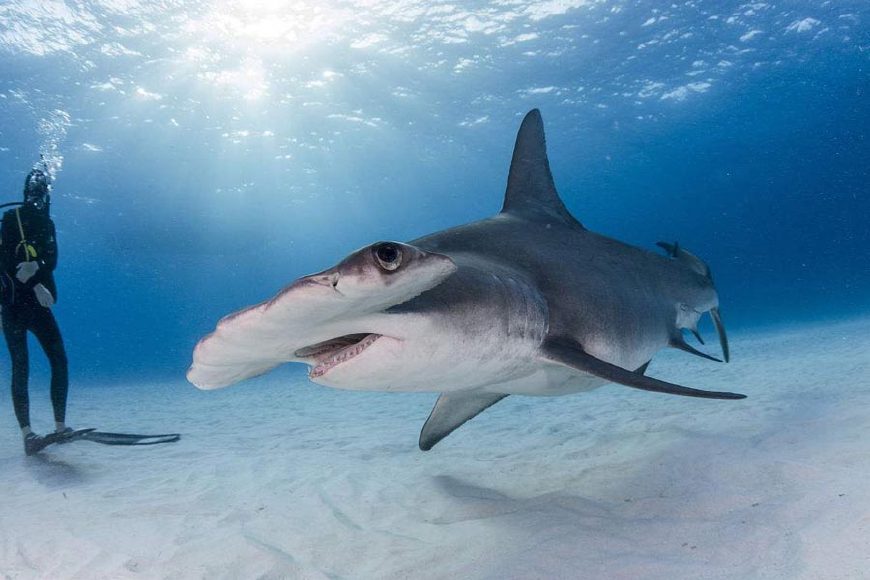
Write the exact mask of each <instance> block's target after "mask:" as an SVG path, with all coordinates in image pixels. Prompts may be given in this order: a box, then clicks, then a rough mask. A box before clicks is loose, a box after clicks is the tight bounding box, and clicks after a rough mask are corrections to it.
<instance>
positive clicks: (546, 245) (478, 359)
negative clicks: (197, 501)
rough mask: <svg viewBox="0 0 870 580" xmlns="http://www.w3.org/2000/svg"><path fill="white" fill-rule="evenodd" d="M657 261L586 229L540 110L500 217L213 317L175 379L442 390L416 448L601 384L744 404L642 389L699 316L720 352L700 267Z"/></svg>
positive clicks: (371, 249) (673, 255)
mask: <svg viewBox="0 0 870 580" xmlns="http://www.w3.org/2000/svg"><path fill="white" fill-rule="evenodd" d="M659 245H660V246H661V247H663V248H664V249H665V251H666V254H667V255H665V256H660V255H657V254H653V253H650V252H647V251H645V250H641V249H639V248H635V247H633V246H629V245H627V244H624V243H622V242H619V241H617V240H613V239H610V238H607V237H605V236H602V235H600V234H596V233H594V232H590V231H588V230H587V229H585V228H584V227H583V226H582V225H581V224H580V222H578V221H577V220H576V219H575V218H574V217H572V216H571V214H570V213H569V212H568V211H567V209H566V208H565V206H564V204H563V203H562V201H561V199H560V198H559V195H558V193H557V191H556V188H555V185H554V183H553V177H552V175H551V173H550V167H549V161H548V159H547V153H546V145H545V140H544V129H543V121H542V120H541V115H540V113H539V112H538V110H537V109H535V110H533V111H531V112H529V113H528V114H527V115H526V117H525V119H524V120H523V123H522V125H521V127H520V130H519V133H518V135H517V141H516V145H515V148H514V154H513V159H512V161H511V167H510V172H509V175H508V185H507V191H506V193H505V199H504V206H503V207H502V210H501V212H499V213H498V214H497V215H495V216H494V217H491V218H488V219H484V220H481V221H478V222H474V223H470V224H466V225H463V226H459V227H455V228H451V229H448V230H444V231H441V232H437V233H434V234H431V235H428V236H425V237H422V238H419V239H417V240H413V241H411V242H409V243H408V244H403V243H399V242H377V243H375V244H372V245H370V246H367V247H365V248H362V249H360V250H357V251H356V252H354V253H352V254H351V255H349V256H348V257H347V258H345V259H344V260H342V261H341V262H340V263H339V264H337V265H336V266H334V267H332V268H329V269H328V270H324V271H323V272H320V273H317V274H312V275H310V276H305V277H302V278H300V279H299V280H297V281H295V282H293V283H292V284H291V285H290V286H287V287H286V288H284V289H283V290H282V291H281V292H279V293H278V295H276V296H275V297H274V298H272V299H271V300H268V301H266V302H263V303H261V304H257V305H255V306H251V307H249V308H246V309H244V310H242V311H240V312H237V313H235V314H231V315H229V316H227V317H225V318H224V319H222V320H221V321H220V322H219V323H218V325H217V328H216V329H215V331H214V332H213V333H211V334H210V335H208V336H206V337H205V338H203V339H202V340H200V342H199V343H198V344H197V346H196V349H195V350H194V354H193V364H192V365H191V367H190V369H189V371H188V374H187V377H188V380H189V381H190V382H191V383H193V384H194V385H196V386H197V387H199V388H202V389H213V388H219V387H224V386H228V385H231V384H233V383H236V382H238V381H241V380H244V379H247V378H250V377H253V376H256V375H260V374H263V373H265V372H268V371H269V370H271V369H273V368H274V367H276V366H278V365H281V364H284V363H286V362H301V363H305V364H307V365H309V367H310V370H309V378H310V380H312V381H313V382H315V383H318V384H321V385H324V386H330V387H335V388H340V389H352V390H376V391H426V392H437V393H441V395H440V397H439V398H438V401H437V402H436V404H435V407H434V408H433V409H432V413H431V414H430V416H429V419H428V420H427V421H426V423H425V425H424V426H423V430H422V432H421V434H420V441H419V446H420V448H421V449H423V450H428V449H431V448H432V446H433V445H435V444H436V443H437V442H438V441H440V440H441V439H443V438H444V437H446V436H447V435H449V434H450V433H451V432H452V431H453V430H455V429H456V428H457V427H459V426H460V425H462V424H463V423H464V422H465V421H467V420H469V419H471V418H472V417H474V416H475V415H477V414H478V413H480V412H481V411H483V410H484V409H486V408H488V407H490V406H492V405H494V404H495V403H497V402H498V401H500V400H501V399H503V398H504V397H506V396H508V395H511V394H520V395H539V396H552V395H565V394H570V393H577V392H582V391H588V390H591V389H594V388H596V387H599V386H601V385H604V384H606V383H619V384H622V385H625V386H629V387H633V388H638V389H643V390H648V391H655V392H663V393H668V394H675V395H684V396H692V397H704V398H715V399H741V398H744V395H740V394H736V393H728V392H715V391H702V390H698V389H691V388H688V387H682V386H680V385H676V384H673V383H668V382H665V381H661V380H658V379H655V378H652V377H648V376H646V375H645V374H644V373H645V371H646V367H647V365H648V363H649V361H650V359H652V357H653V356H654V355H655V354H656V353H657V352H658V351H659V350H660V349H662V348H666V347H674V348H679V349H681V350H684V351H686V352H689V353H692V354H696V355H698V356H702V357H705V358H708V359H712V360H719V359H716V358H714V357H712V356H710V355H707V354H705V353H702V352H700V351H698V350H696V349H695V348H693V347H692V346H690V345H688V344H687V343H686V342H685V340H684V339H683V330H684V329H686V330H689V331H690V332H692V333H694V334H695V335H696V336H699V335H698V333H697V323H698V320H699V318H700V316H701V315H702V314H703V313H705V312H709V313H710V314H711V317H712V319H713V322H714V324H715V326H716V330H717V332H718V335H719V338H720V343H721V346H722V351H723V358H724V359H725V360H726V361H727V360H728V357H729V354H728V342H727V338H726V335H725V330H724V326H723V325H722V322H721V316H720V315H719V310H718V307H719V300H718V296H717V294H716V290H715V288H714V286H713V280H712V277H711V275H710V270H709V268H708V267H707V265H706V264H705V263H704V262H702V261H701V260H700V259H699V258H697V257H696V256H694V255H693V254H691V253H689V252H688V251H686V250H684V249H682V248H680V247H679V246H678V245H677V244H667V243H664V242H661V243H660V244H659Z"/></svg>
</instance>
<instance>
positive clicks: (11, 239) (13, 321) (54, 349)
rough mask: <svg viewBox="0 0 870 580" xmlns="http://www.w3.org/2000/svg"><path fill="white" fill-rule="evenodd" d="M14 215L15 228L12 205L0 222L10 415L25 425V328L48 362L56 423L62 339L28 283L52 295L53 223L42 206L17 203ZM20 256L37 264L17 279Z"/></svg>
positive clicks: (62, 409) (61, 397)
mask: <svg viewBox="0 0 870 580" xmlns="http://www.w3.org/2000/svg"><path fill="white" fill-rule="evenodd" d="M18 216H19V217H20V218H21V227H20V228H19V224H18V217H16V210H15V209H12V210H9V211H7V212H6V213H5V214H3V221H2V223H0V276H6V279H5V281H6V283H7V284H10V285H11V290H12V292H9V291H8V290H7V291H6V292H5V293H4V304H3V314H2V320H3V334H4V336H5V337H6V344H7V346H8V347H9V355H10V357H11V358H12V402H13V405H14V406H15V417H16V418H17V419H18V424H19V425H20V426H21V427H29V426H30V401H29V398H28V394H27V383H28V375H29V374H30V361H29V356H28V351H27V331H28V330H29V331H30V332H32V333H33V334H34V335H35V336H36V338H37V340H39V344H40V345H41V346H42V349H43V350H44V351H45V354H46V356H47V357H48V361H49V364H50V365H51V404H52V406H53V407H54V420H55V421H57V422H64V420H65V418H66V398H67V390H68V388H69V374H68V370H67V359H66V351H65V350H64V347H63V339H62V338H61V335H60V329H59V328H58V326H57V322H56V321H55V319H54V315H53V314H52V312H51V309H49V308H45V307H44V306H42V305H40V304H39V301H38V300H37V298H36V294H34V291H33V287H34V286H36V285H37V284H42V285H43V286H44V287H45V288H46V289H48V291H49V292H51V295H52V296H53V297H54V299H55V300H57V287H56V286H55V282H54V273H53V272H54V268H55V266H56V265H57V240H56V239H55V228H54V222H53V221H52V220H51V218H50V217H49V215H48V212H47V211H41V210H37V209H35V208H33V207H31V206H29V205H25V206H22V207H21V208H18ZM22 230H23V232H24V240H22V234H21V232H22ZM23 241H26V244H27V245H29V246H31V247H32V248H33V250H35V251H36V256H35V257H33V255H32V254H31V255H30V256H28V253H27V248H26V247H25V244H24V243H22V242H23ZM28 257H29V258H30V260H28ZM26 261H36V262H37V263H38V264H39V269H38V270H37V271H36V273H35V274H34V275H33V276H32V277H31V278H30V279H29V280H28V281H27V282H26V283H24V284H22V283H21V282H19V281H18V278H16V276H15V275H16V273H17V267H18V264H20V263H21V262H26Z"/></svg>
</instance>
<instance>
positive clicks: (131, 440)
mask: <svg viewBox="0 0 870 580" xmlns="http://www.w3.org/2000/svg"><path fill="white" fill-rule="evenodd" d="M81 438H82V439H84V440H85V441H93V442H94V443H102V444H103V445H157V444H159V443H175V442H176V441H178V440H179V439H181V434H180V433H162V434H159V435H140V434H137V433H108V432H106V431H90V432H89V433H85V434H84V435H82V437H81Z"/></svg>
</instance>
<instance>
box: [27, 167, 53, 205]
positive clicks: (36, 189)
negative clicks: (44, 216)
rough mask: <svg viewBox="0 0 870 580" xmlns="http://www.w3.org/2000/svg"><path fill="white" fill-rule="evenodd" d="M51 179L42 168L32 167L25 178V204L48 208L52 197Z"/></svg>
mask: <svg viewBox="0 0 870 580" xmlns="http://www.w3.org/2000/svg"><path fill="white" fill-rule="evenodd" d="M50 191H51V181H50V179H49V177H48V174H47V173H46V172H45V171H43V170H41V169H32V170H31V171H30V173H28V174H27V179H25V180H24V205H25V206H30V207H32V208H34V209H37V210H40V211H42V210H44V209H47V208H48V204H49V201H50V199H51V195H50Z"/></svg>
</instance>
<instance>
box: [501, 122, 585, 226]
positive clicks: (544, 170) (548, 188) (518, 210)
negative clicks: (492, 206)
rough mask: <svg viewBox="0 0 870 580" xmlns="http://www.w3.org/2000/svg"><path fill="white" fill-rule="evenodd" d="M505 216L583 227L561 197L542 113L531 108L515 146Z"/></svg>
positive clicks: (506, 195)
mask: <svg viewBox="0 0 870 580" xmlns="http://www.w3.org/2000/svg"><path fill="white" fill-rule="evenodd" d="M501 211H502V213H510V214H515V215H519V216H522V217H525V218H528V219H536V220H553V219H555V220H559V221H561V222H564V223H568V224H571V225H577V226H580V227H583V226H582V225H581V224H580V222H578V221H577V220H576V219H574V216H572V215H571V214H570V213H569V212H568V210H567V209H565V204H563V203H562V200H561V199H560V198H559V193H558V192H557V191H556V185H555V184H554V183H553V174H552V173H550V162H549V160H548V159H547V144H546V141H545V139H544V121H543V120H542V119H541V112H540V111H539V110H538V109H532V110H531V111H529V113H528V114H527V115H526V118H525V119H523V123H522V125H520V130H519V132H518V133H517V142H516V144H515V145H514V156H513V159H511V169H510V172H509V173H508V183H507V191H505V195H504V206H503V207H502V209H501Z"/></svg>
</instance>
